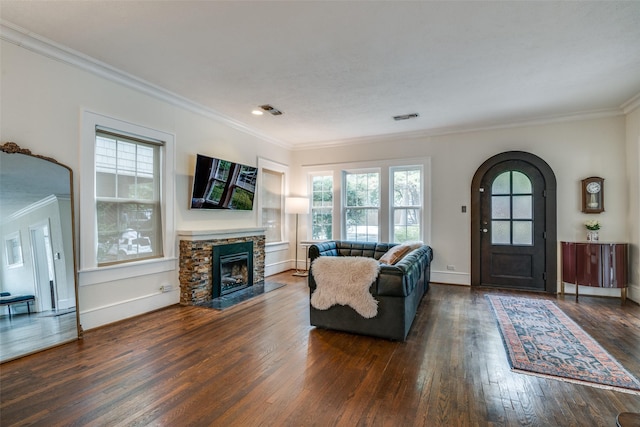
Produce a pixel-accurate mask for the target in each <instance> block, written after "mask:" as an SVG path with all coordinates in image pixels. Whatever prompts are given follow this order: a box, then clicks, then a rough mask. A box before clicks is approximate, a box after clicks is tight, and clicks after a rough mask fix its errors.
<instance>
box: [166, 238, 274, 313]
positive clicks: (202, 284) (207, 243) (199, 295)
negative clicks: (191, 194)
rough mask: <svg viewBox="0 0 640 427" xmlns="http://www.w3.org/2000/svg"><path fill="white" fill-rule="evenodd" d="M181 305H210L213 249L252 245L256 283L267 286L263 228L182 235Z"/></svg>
mask: <svg viewBox="0 0 640 427" xmlns="http://www.w3.org/2000/svg"><path fill="white" fill-rule="evenodd" d="M178 239H179V241H180V275H179V280H180V304H182V305H201V304H206V303H209V302H211V300H212V289H213V283H212V280H213V268H212V258H213V246H214V245H222V244H230V243H240V242H249V241H251V242H253V283H254V284H256V283H261V282H264V267H265V264H264V262H265V260H264V258H265V236H264V229H263V228H252V229H237V230H207V231H179V232H178Z"/></svg>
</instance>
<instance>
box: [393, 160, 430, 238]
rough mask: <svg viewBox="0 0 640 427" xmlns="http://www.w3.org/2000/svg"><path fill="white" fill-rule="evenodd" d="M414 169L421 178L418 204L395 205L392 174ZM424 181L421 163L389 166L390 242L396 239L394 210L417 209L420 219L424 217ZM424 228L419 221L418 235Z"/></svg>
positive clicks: (420, 234)
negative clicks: (418, 172)
mask: <svg viewBox="0 0 640 427" xmlns="http://www.w3.org/2000/svg"><path fill="white" fill-rule="evenodd" d="M414 170H419V171H420V178H421V182H420V205H414V206H399V207H397V206H396V205H395V197H394V191H395V187H394V182H393V175H394V173H395V172H403V171H414ZM424 183H425V179H424V166H423V165H404V166H391V167H390V168H389V210H390V212H389V236H390V237H389V239H390V240H391V241H392V242H397V241H398V240H397V239H396V238H395V220H394V218H395V212H396V210H408V209H417V210H418V211H419V212H420V214H419V217H420V220H421V221H422V219H423V218H424V214H423V211H424ZM423 228H424V224H423V223H422V222H420V232H419V233H418V236H422V235H423V234H424V233H423V230H422V229H423Z"/></svg>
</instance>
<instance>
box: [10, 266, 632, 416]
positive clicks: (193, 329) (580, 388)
mask: <svg viewBox="0 0 640 427" xmlns="http://www.w3.org/2000/svg"><path fill="white" fill-rule="evenodd" d="M269 280H273V281H281V282H285V283H287V286H285V287H283V288H280V289H277V290H275V291H272V292H269V293H267V294H264V295H262V296H259V297H257V298H254V299H252V300H249V301H246V302H244V303H241V304H240V305H238V306H235V307H232V308H230V309H227V310H225V311H216V310H212V309H207V308H201V307H181V306H172V307H168V308H166V309H163V310H159V311H156V312H153V313H149V314H145V315H143V316H140V317H137V318H134V319H130V320H126V321H122V322H119V323H117V324H113V325H108V326H105V327H102V328H98V329H95V330H89V331H86V333H85V338H84V339H83V340H81V341H78V342H74V343H71V344H65V345H63V346H60V347H57V348H55V349H52V350H48V351H45V352H41V353H38V354H34V355H31V356H28V357H25V358H21V359H17V360H14V361H11V362H7V363H4V364H2V365H0V371H1V372H0V387H1V391H0V393H1V403H0V424H1V425H2V426H12V425H46V426H134V425H140V426H143V425H144V426H147V425H157V426H336V425H337V426H387V425H388V426H524V425H531V426H615V417H616V415H617V414H618V413H619V412H625V411H627V412H633V411H635V412H640V396H637V395H632V394H629V393H622V392H615V391H610V390H604V389H599V388H595V387H589V386H585V385H577V384H572V383H568V382H562V381H558V380H553V379H545V378H540V377H535V376H530V375H524V374H518V373H513V372H511V371H510V369H509V366H508V363H507V359H506V355H505V351H504V347H503V345H502V341H501V338H500V334H499V332H498V329H497V326H496V322H495V320H494V318H493V315H492V313H491V312H490V309H489V306H488V304H487V302H486V301H485V298H484V295H485V293H487V292H494V293H495V292H500V291H495V290H474V289H469V288H468V287H462V286H447V285H433V286H432V288H431V290H430V291H429V293H428V294H427V295H426V297H425V299H424V300H423V301H422V304H421V306H420V308H419V311H418V315H417V318H416V320H415V323H414V325H413V327H412V329H411V331H410V333H409V337H408V340H407V342H405V343H398V342H390V341H386V340H380V339H374V338H368V337H362V336H356V335H349V334H344V333H339V332H333V331H326V330H319V329H318V330H317V329H314V328H312V327H310V326H309V309H308V288H307V286H306V279H304V278H296V277H293V276H291V273H290V272H288V273H283V274H279V275H276V276H272V277H270V278H269ZM536 296H537V297H544V296H540V295H536ZM548 298H552V297H548ZM552 299H555V298H552ZM557 301H558V304H559V305H560V307H561V308H562V309H563V310H564V311H565V312H566V313H567V314H568V315H569V316H570V317H572V318H573V319H574V320H575V321H576V322H577V323H578V324H580V325H581V326H582V327H583V328H584V329H585V330H586V331H587V332H588V333H589V334H591V335H592V336H593V337H594V338H595V339H596V340H597V341H598V342H599V343H600V344H601V345H602V346H603V347H604V348H605V349H607V350H608V351H609V352H610V353H611V354H612V355H613V356H614V357H615V358H617V360H618V361H619V362H620V363H622V364H623V365H624V366H625V367H626V368H627V370H629V371H630V372H632V373H634V374H635V375H636V376H640V307H639V306H638V305H636V304H634V303H631V302H628V303H627V304H626V305H624V306H621V305H620V301H619V300H618V299H609V298H593V297H580V301H579V302H578V303H576V302H575V299H574V298H573V296H570V295H567V296H566V297H565V298H564V299H558V300H557Z"/></svg>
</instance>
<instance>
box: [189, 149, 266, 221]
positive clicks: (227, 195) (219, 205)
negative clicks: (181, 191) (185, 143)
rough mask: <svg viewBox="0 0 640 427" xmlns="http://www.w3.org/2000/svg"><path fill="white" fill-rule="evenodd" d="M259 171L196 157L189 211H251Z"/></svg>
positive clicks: (253, 168) (250, 167)
mask: <svg viewBox="0 0 640 427" xmlns="http://www.w3.org/2000/svg"><path fill="white" fill-rule="evenodd" d="M257 177H258V169H257V168H255V167H253V166H247V165H242V164H240V163H234V162H230V161H228V160H222V159H216V158H214V157H208V156H204V155H202V154H198V155H197V158H196V169H195V173H194V175H193V189H192V191H191V209H236V210H249V211H250V210H251V209H253V198H254V195H255V192H256V179H257Z"/></svg>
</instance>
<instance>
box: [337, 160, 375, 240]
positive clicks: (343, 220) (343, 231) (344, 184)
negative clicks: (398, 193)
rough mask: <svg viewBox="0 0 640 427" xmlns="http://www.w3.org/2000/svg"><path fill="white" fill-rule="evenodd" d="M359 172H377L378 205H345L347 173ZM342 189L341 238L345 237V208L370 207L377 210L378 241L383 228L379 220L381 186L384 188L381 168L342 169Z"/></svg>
mask: <svg viewBox="0 0 640 427" xmlns="http://www.w3.org/2000/svg"><path fill="white" fill-rule="evenodd" d="M360 174H377V175H378V185H379V188H378V191H379V193H380V194H379V197H380V201H379V204H378V206H356V207H347V175H360ZM341 187H342V189H343V190H344V191H342V195H341V197H340V210H341V212H340V222H341V224H342V227H341V229H342V233H341V234H340V235H341V238H342V239H343V240H344V239H347V209H353V210H370V209H376V210H377V215H376V216H377V217H378V221H377V222H378V225H377V227H378V232H377V237H376V240H375V241H377V242H380V241H381V240H380V236H381V234H382V230H383V229H384V225H383V223H382V222H381V221H382V204H383V203H384V202H383V200H384V198H385V197H384V193H383V188H384V184H383V171H382V170H381V168H378V167H376V168H365V169H345V170H343V171H342V186H341Z"/></svg>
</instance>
